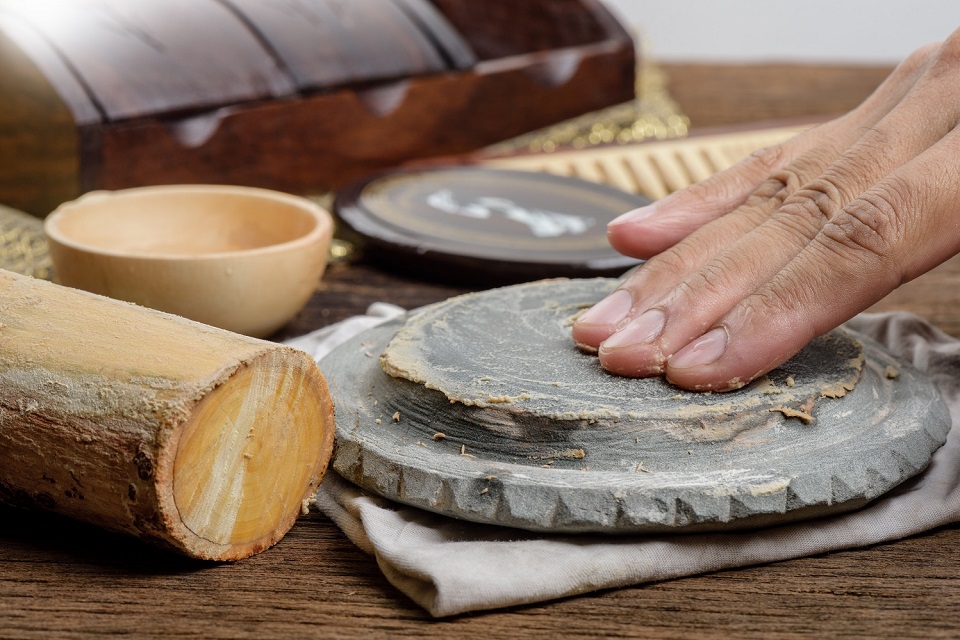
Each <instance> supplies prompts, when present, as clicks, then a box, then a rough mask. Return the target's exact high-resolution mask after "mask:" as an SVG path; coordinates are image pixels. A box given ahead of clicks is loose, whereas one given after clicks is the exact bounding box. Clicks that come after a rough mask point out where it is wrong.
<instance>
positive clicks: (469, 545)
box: [295, 305, 960, 616]
mask: <svg viewBox="0 0 960 640" xmlns="http://www.w3.org/2000/svg"><path fill="white" fill-rule="evenodd" d="M400 312H401V310H399V309H398V308H396V307H392V306H387V305H374V306H372V307H371V309H370V311H369V313H368V315H367V316H361V317H358V318H352V319H350V320H347V321H345V322H344V323H341V324H340V325H338V326H336V327H332V328H328V329H323V330H321V331H320V332H316V333H314V334H310V336H305V337H304V338H301V339H298V340H297V341H296V343H295V344H296V346H298V347H300V348H303V349H305V350H306V351H308V352H311V353H313V354H315V355H316V356H317V357H321V356H322V355H325V354H326V353H327V352H329V350H330V349H331V348H332V346H335V345H331V342H332V341H339V342H342V341H343V340H346V339H347V337H349V335H352V334H353V333H354V332H355V331H359V330H361V329H364V328H366V327H369V326H373V325H374V324H379V323H380V322H383V321H385V320H387V319H389V318H390V317H394V316H395V315H396V314H398V313H400ZM848 326H850V327H851V328H853V329H855V330H857V331H860V332H862V333H864V334H866V335H868V336H870V337H873V338H874V339H876V340H877V341H879V342H880V343H881V344H883V345H885V346H886V347H887V348H888V349H889V350H891V351H893V352H895V353H899V354H900V355H902V356H903V357H904V358H905V359H906V360H908V361H909V362H912V363H913V365H914V366H915V367H917V368H918V369H920V370H922V371H926V372H927V373H928V374H929V375H930V376H931V377H932V379H933V380H934V381H935V383H936V384H937V385H938V386H939V388H940V390H941V392H942V393H943V396H944V399H945V400H946V402H947V404H948V405H949V407H950V414H951V418H952V420H953V422H954V424H955V423H956V421H957V418H958V416H960V341H958V340H955V339H954V338H951V337H949V336H947V335H946V334H944V333H942V332H941V331H939V330H937V329H935V328H934V327H932V326H931V325H929V324H928V323H926V322H925V321H923V320H921V319H919V318H917V317H915V316H912V315H909V314H904V313H893V314H880V315H872V314H863V315H861V316H858V317H857V318H854V319H853V320H851V321H850V322H849V323H848ZM339 342H338V343H339ZM317 505H318V506H319V508H320V509H321V511H323V512H324V513H325V514H327V515H328V516H329V517H330V518H331V519H333V521H334V522H336V523H337V525H338V526H339V527H340V528H341V529H342V530H343V531H344V532H345V533H346V535H347V536H348V537H349V538H350V539H351V540H352V541H353V542H354V543H355V544H356V545H357V546H358V547H360V548H361V549H363V550H364V551H366V552H367V553H370V554H373V555H374V556H376V559H377V562H378V563H379V565H380V568H381V569H382V570H383V572H384V574H385V575H386V577H387V579H388V580H390V582H391V583H393V585H394V586H396V587H397V588H398V589H400V590H401V591H402V592H404V593H405V594H407V595H408V596H409V597H410V598H412V599H413V600H414V601H415V602H417V603H418V604H420V605H421V606H422V607H424V608H425V609H426V610H427V611H429V612H430V613H431V614H432V615H434V616H449V615H454V614H458V613H463V612H467V611H475V610H481V609H493V608H499V607H505V606H509V605H516V604H524V603H531V602H538V601H543V600H549V599H554V598H561V597H564V596H570V595H574V594H578V593H585V592H588V591H593V590H596V589H606V588H610V587H618V586H626V585H635V584H640V583H644V582H652V581H657V580H664V579H667V578H676V577H680V576H688V575H694V574H699V573H705V572H708V571H715V570H719V569H725V568H731V567H741V566H747V565H755V564H761V563H766V562H775V561H778V560H785V559H788V558H797V557H801V556H807V555H814V554H818V553H824V552H827V551H832V550H837V549H848V548H851V547H860V546H867V545H872V544H876V543H879V542H884V541H890V540H896V539H899V538H903V537H905V536H909V535H912V534H916V533H920V532H922V531H926V530H928V529H932V528H934V527H937V526H941V525H944V524H948V523H951V522H955V521H958V520H960V433H957V430H951V432H950V435H949V437H948V439H947V443H946V445H945V446H944V447H942V448H941V449H940V450H938V451H937V452H936V454H935V455H934V457H933V462H932V464H931V465H930V467H929V468H928V469H927V470H926V471H925V472H924V473H922V474H921V475H919V476H917V477H915V478H913V479H911V480H909V481H907V482H906V483H904V484H902V485H900V486H899V487H897V488H896V489H895V490H893V491H892V492H890V493H889V494H887V495H886V496H884V497H882V498H880V499H878V500H876V501H874V502H873V503H871V504H870V505H868V506H867V507H865V508H864V509H862V510H860V511H856V512H853V513H848V514H843V515H838V516H833V517H828V518H824V519H820V520H815V521H810V522H806V523H799V524H791V525H785V526H780V527H771V528H767V529H760V530H754V531H746V532H731V533H712V534H696V535H656V536H652V535H651V536H639V535H631V536H615V537H612V536H592V535H544V534H536V533H530V532H525V531H519V530H516V529H509V528H505V527H496V526H490V525H481V524H474V523H469V522H463V521H459V520H454V519H452V518H447V517H444V516H440V515H436V514H433V513H428V512H426V511H423V510H420V509H416V508H413V507H408V506H404V505H399V504H396V503H392V502H390V501H388V500H385V499H383V498H379V497H377V496H374V495H371V494H369V493H367V492H365V491H363V490H362V489H359V488H357V487H356V486H354V485H352V484H350V483H348V482H347V481H345V480H343V479H342V478H341V477H339V476H338V475H337V474H336V473H334V472H332V471H331V472H329V473H328V475H327V478H326V480H325V481H324V482H323V484H322V486H321V487H320V490H319V491H318V493H317Z"/></svg>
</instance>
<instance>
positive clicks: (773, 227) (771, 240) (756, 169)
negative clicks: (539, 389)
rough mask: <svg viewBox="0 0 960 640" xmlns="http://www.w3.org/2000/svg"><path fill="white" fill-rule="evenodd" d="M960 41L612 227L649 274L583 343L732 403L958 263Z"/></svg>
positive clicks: (600, 316)
mask: <svg viewBox="0 0 960 640" xmlns="http://www.w3.org/2000/svg"><path fill="white" fill-rule="evenodd" d="M958 126H960V30H958V31H957V32H955V33H954V34H952V35H951V36H950V37H949V38H948V39H947V40H946V41H945V42H944V43H942V44H936V45H929V46H927V47H924V48H923V49H920V50H918V51H917V52H915V53H914V54H912V55H911V56H910V57H909V58H907V59H906V60H905V61H904V62H903V63H901V64H900V65H899V66H898V67H897V69H896V70H895V71H894V72H893V73H892V74H891V75H890V77H889V78H888V79H887V80H886V81H885V82H884V83H883V84H882V85H881V86H880V87H879V88H878V89H877V90H876V91H875V92H874V93H873V94H872V95H871V96H870V97H869V98H868V99H867V100H866V101H864V103H863V104H862V105H860V106H859V107H858V108H857V109H855V110H854V111H852V112H850V113H849V114H847V115H845V116H843V117H840V118H838V119H836V120H833V121H831V122H828V123H826V124H823V125H820V126H818V127H816V128H814V129H811V130H809V131H807V132H804V133H803V134H801V135H799V136H797V137H796V138H793V139H792V140H789V141H788V142H785V143H783V144H781V145H778V146H775V147H770V148H767V149H763V150H761V151H758V152H756V153H754V154H753V155H751V156H750V157H749V158H747V159H746V160H744V161H743V162H741V163H740V164H738V165H736V166H734V167H732V168H730V169H728V170H726V171H724V172H721V173H719V174H717V175H715V176H713V177H711V178H709V179H707V180H705V181H703V182H701V183H698V184H695V185H693V186H692V187H690V188H688V189H686V190H684V191H680V192H677V193H674V194H671V195H670V196H667V197H666V198H663V199H662V200H660V201H658V202H656V203H654V204H652V205H650V206H647V207H643V208H641V209H637V210H634V211H631V212H629V213H626V214H624V215H623V216H621V217H620V218H618V219H616V220H614V221H613V222H611V223H610V225H609V227H608V231H607V235H608V238H609V240H610V243H611V244H612V245H613V247H614V248H615V249H617V250H618V251H620V252H621V253H624V254H626V255H629V256H633V257H636V258H646V259H648V262H646V263H645V264H644V265H643V266H641V267H640V268H639V269H637V270H635V271H634V272H633V273H632V274H630V275H629V276H628V277H627V278H625V280H624V281H623V282H622V283H621V284H620V286H619V287H618V288H617V290H616V291H614V292H613V293H612V294H610V295H609V296H608V297H606V298H605V299H604V300H602V301H601V302H599V303H598V304H597V305H595V306H594V307H593V308H591V309H590V310H588V311H587V312H586V313H584V314H583V315H581V316H580V318H579V319H578V320H577V322H576V323H575V325H574V327H573V337H574V340H575V341H576V342H577V343H579V344H581V345H583V346H585V347H587V348H591V349H593V348H596V349H598V355H599V358H600V363H601V364H602V366H603V367H604V368H606V369H608V370H609V371H611V372H613V373H616V374H620V375H625V376H652V375H658V374H664V375H665V376H666V378H667V380H669V381H670V382H672V383H674V384H676V385H678V386H680V387H684V388H688V389H701V390H718V391H720V390H728V389H736V388H738V387H741V386H743V385H744V384H746V383H748V382H749V381H751V380H753V379H754V378H756V377H758V376H760V375H762V374H764V373H766V372H767V371H769V370H771V369H773V368H775V367H776V366H778V365H780V364H782V363H783V362H785V361H786V360H788V359H789V358H790V357H791V356H793V355H794V354H795V353H796V352H797V351H799V350H800V349H802V348H803V347H804V346H805V345H806V344H807V343H808V342H809V341H810V340H812V339H813V338H815V337H816V336H818V335H820V334H823V333H825V332H827V331H829V330H830V329H832V328H834V327H835V326H837V325H839V324H840V323H842V322H844V321H846V320H848V319H849V318H851V317H853V316H854V315H856V314H857V313H859V312H860V311H862V310H864V309H866V308H867V307H869V306H870V305H871V304H873V303H874V302H876V301H878V300H880V299H881V298H883V297H884V296H885V295H886V294H887V293H889V292H890V291H892V290H893V289H895V288H896V287H898V286H899V285H900V284H902V283H904V282H907V281H909V280H911V279H913V278H915V277H917V276H919V275H921V274H922V273H924V272H926V271H928V270H929V269H931V268H933V267H935V266H936V265H938V264H940V263H941V262H943V261H944V260H946V259H948V258H949V257H951V256H953V255H954V254H956V253H958V251H960V131H958Z"/></svg>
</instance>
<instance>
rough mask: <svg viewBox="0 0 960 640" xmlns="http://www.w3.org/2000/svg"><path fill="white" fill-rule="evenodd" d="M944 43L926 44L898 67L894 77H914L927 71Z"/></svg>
mask: <svg viewBox="0 0 960 640" xmlns="http://www.w3.org/2000/svg"><path fill="white" fill-rule="evenodd" d="M942 46H943V42H931V43H929V44H926V45H924V46H922V47H920V48H919V49H917V50H915V51H914V52H913V53H911V54H910V55H908V56H907V57H906V58H904V60H903V62H901V63H900V64H899V65H897V68H896V69H895V70H894V74H892V75H907V76H913V75H915V74H917V73H918V72H921V71H923V70H924V69H926V68H927V67H928V66H929V65H930V63H931V62H933V61H934V60H935V59H936V57H937V53H938V52H939V51H940V48H941V47H942Z"/></svg>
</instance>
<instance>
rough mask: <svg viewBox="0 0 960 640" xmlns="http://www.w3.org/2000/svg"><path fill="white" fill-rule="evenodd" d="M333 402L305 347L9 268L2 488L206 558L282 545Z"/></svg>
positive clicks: (2, 323) (3, 279) (2, 309)
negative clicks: (164, 311) (70, 287)
mask: <svg viewBox="0 0 960 640" xmlns="http://www.w3.org/2000/svg"><path fill="white" fill-rule="evenodd" d="M333 434H334V422H333V404H332V402H331V400H330V395H329V392H328V390H327V385H326V381H325V380H324V378H323V376H322V374H321V373H320V371H319V370H318V369H317V367H316V364H315V363H314V361H313V359H312V358H311V357H310V356H309V355H307V354H306V353H304V352H302V351H299V350H296V349H292V348H289V347H285V346H282V345H278V344H274V343H270V342H266V341H263V340H257V339H254V338H249V337H246V336H241V335H238V334H234V333H230V332H227V331H222V330H219V329H215V328H213V327H209V326H206V325H202V324H199V323H196V322H192V321H189V320H186V319H184V318H180V317H178V316H173V315H169V314H164V313H160V312H157V311H153V310H150V309H146V308H143V307H138V306H135V305H131V304H127V303H124V302H118V301H115V300H111V299H108V298H104V297H101V296H97V295H93V294H89V293H86V292H83V291H78V290H75V289H69V288H66V287H61V286H59V285H56V284H52V283H48V282H44V281H41V280H36V279H33V278H28V277H25V276H19V275H15V274H12V273H9V272H5V271H0V499H2V500H4V501H6V502H12V503H15V504H19V505H25V506H31V507H40V508H44V509H48V510H52V511H56V512H59V513H62V514H65V515H67V516H70V517H73V518H77V519H80V520H84V521H87V522H90V523H93V524H96V525H99V526H102V527H105V528H108V529H112V530H115V531H120V532H124V533H129V534H133V535H135V536H139V537H142V538H145V539H147V540H149V541H152V542H155V543H159V544H161V545H163V546H166V547H168V548H172V549H175V550H177V551H180V552H182V553H184V554H187V555H189V556H192V557H196V558H203V559H209V560H237V559H240V558H243V557H246V556H249V555H252V554H254V553H257V552H259V551H262V550H263V549H266V548H268V547H270V546H271V545H273V544H274V543H276V542H277V541H278V540H279V539H280V538H281V537H282V536H283V535H284V534H285V533H286V532H287V531H288V530H289V529H290V527H291V526H292V525H293V522H294V520H295V519H296V518H297V516H298V515H299V514H300V513H301V511H302V509H303V508H304V505H305V504H306V503H307V501H309V500H310V498H311V497H312V496H313V493H314V491H315V490H316V488H317V486H318V485H319V483H320V480H321V478H322V477H323V474H324V471H325V470H326V467H327V463H328V462H329V459H330V455H331V453H332V450H333Z"/></svg>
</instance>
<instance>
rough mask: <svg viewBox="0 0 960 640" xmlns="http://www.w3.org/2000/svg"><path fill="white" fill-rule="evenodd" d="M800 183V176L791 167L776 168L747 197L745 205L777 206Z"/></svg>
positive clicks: (797, 187) (798, 186)
mask: <svg viewBox="0 0 960 640" xmlns="http://www.w3.org/2000/svg"><path fill="white" fill-rule="evenodd" d="M801 184H802V182H801V176H800V174H799V172H798V171H797V170H796V169H794V168H793V167H784V168H782V169H778V170H777V171H775V172H773V173H772V174H770V177H769V178H767V179H766V180H764V181H763V183H761V184H760V186H759V187H757V189H756V190H755V191H754V192H753V194H751V195H750V197H749V198H747V205H750V206H761V205H762V206H770V205H773V207H774V208H776V207H779V206H780V205H781V204H783V202H784V201H785V200H786V199H787V198H788V197H790V195H791V194H792V193H794V192H795V191H796V190H797V189H799V188H800V185H801Z"/></svg>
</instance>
